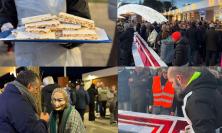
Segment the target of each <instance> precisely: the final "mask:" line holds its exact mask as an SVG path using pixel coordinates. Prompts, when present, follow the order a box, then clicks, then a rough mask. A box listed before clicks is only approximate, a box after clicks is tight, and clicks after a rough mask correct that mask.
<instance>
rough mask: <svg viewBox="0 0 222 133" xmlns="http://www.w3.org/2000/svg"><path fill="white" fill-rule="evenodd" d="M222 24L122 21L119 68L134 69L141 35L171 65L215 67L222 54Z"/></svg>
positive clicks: (119, 29) (120, 21)
mask: <svg viewBox="0 0 222 133" xmlns="http://www.w3.org/2000/svg"><path fill="white" fill-rule="evenodd" d="M221 29H222V27H221V22H220V21H216V22H207V21H175V22H169V21H168V22H163V23H160V24H158V23H156V22H154V23H149V22H147V21H142V22H141V23H139V22H137V21H136V20H130V19H127V18H126V19H125V20H118V22H117V30H118V36H119V38H118V46H119V60H118V61H119V65H123V66H133V65H135V64H134V61H133V55H132V44H133V36H134V32H137V33H138V34H139V35H140V36H141V37H142V38H143V39H144V40H145V41H146V42H147V44H148V45H149V46H150V47H152V48H153V49H154V50H155V51H156V52H157V54H159V56H160V57H161V59H162V60H163V61H164V62H165V63H166V64H167V65H168V66H172V65H173V66H184V65H187V66H199V65H206V66H214V65H218V64H219V63H220V59H221V51H222V45H221V44H222V30H221Z"/></svg>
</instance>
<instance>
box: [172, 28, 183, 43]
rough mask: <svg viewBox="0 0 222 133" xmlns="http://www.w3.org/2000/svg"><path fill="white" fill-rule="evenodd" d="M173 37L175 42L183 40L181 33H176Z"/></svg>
mask: <svg viewBox="0 0 222 133" xmlns="http://www.w3.org/2000/svg"><path fill="white" fill-rule="evenodd" d="M171 37H172V39H173V41H175V42H177V41H179V40H180V39H181V33H180V32H178V31H176V32H174V33H173V34H172V36H171Z"/></svg>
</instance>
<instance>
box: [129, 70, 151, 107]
mask: <svg viewBox="0 0 222 133" xmlns="http://www.w3.org/2000/svg"><path fill="white" fill-rule="evenodd" d="M131 78H132V79H133V81H132V82H129V86H130V99H131V102H132V101H133V102H135V103H140V102H141V103H143V102H144V103H147V104H148V103H149V102H150V99H149V98H150V97H147V96H148V95H150V93H151V88H152V87H151V86H152V77H151V76H150V75H149V71H146V70H143V71H142V72H140V73H137V72H136V71H134V72H133V74H132V75H131Z"/></svg>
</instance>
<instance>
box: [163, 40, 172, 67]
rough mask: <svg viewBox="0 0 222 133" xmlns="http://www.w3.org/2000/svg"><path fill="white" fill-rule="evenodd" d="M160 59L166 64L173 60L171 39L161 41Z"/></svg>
mask: <svg viewBox="0 0 222 133" xmlns="http://www.w3.org/2000/svg"><path fill="white" fill-rule="evenodd" d="M160 49H161V50H160V58H161V59H162V60H163V61H164V62H165V63H167V64H169V63H172V62H173V59H174V52H175V51H174V43H173V41H172V39H171V37H168V38H167V39H164V40H161V47H160Z"/></svg>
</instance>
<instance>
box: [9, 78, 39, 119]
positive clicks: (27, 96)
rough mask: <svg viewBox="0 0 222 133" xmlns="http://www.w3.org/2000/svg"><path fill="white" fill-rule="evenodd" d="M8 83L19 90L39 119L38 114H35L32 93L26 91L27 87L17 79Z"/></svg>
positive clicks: (35, 107) (35, 106)
mask: <svg viewBox="0 0 222 133" xmlns="http://www.w3.org/2000/svg"><path fill="white" fill-rule="evenodd" d="M10 84H12V85H14V86H15V87H16V88H17V89H18V90H19V92H20V93H21V94H22V96H23V97H24V98H25V100H26V102H28V103H29V104H30V105H31V106H32V108H33V109H34V111H35V113H36V118H37V119H39V116H38V114H37V104H36V102H35V100H34V98H33V96H32V94H31V93H30V92H29V91H28V89H27V88H26V87H25V86H24V85H22V84H21V83H19V82H18V81H12V82H11V83H10Z"/></svg>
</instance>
